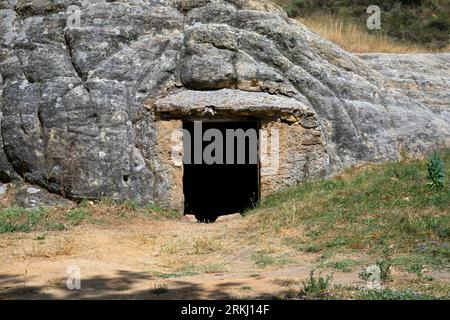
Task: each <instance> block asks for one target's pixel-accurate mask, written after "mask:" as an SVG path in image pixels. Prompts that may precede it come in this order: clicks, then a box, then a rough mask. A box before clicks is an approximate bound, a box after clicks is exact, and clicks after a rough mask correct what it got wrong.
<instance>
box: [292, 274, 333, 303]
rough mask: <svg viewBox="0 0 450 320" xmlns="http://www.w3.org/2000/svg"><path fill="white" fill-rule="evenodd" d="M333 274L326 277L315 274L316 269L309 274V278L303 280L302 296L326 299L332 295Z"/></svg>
mask: <svg viewBox="0 0 450 320" xmlns="http://www.w3.org/2000/svg"><path fill="white" fill-rule="evenodd" d="M332 282H333V275H328V276H326V277H325V278H324V277H322V276H321V275H319V276H318V277H315V276H314V270H312V271H311V272H310V274H309V279H308V280H306V281H303V282H302V288H301V290H300V296H301V297H303V298H306V299H325V298H327V297H329V296H330V289H331V283H332Z"/></svg>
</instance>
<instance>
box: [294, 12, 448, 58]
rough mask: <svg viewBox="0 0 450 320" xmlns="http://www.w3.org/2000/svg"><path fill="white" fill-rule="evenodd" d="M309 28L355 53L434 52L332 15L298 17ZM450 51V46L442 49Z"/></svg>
mask: <svg viewBox="0 0 450 320" xmlns="http://www.w3.org/2000/svg"><path fill="white" fill-rule="evenodd" d="M298 19H299V21H300V22H301V23H303V24H304V25H306V26H307V27H308V28H309V29H311V30H313V31H314V32H316V33H318V34H319V35H320V36H322V37H323V38H325V39H328V40H330V41H332V42H334V43H336V44H337V45H339V46H340V47H342V48H343V49H345V50H346V51H349V52H355V53H430V52H431V53H434V52H436V51H435V50H431V49H428V48H425V47H421V46H414V45H410V44H406V43H400V42H397V41H394V40H392V38H390V37H388V36H387V35H384V34H370V33H369V32H368V30H367V28H366V27H365V26H363V25H361V26H360V25H357V24H356V23H354V22H350V21H344V20H342V19H340V18H337V17H335V16H332V15H316V16H310V17H302V18H298ZM440 51H441V52H450V46H447V47H446V48H445V49H443V50H440Z"/></svg>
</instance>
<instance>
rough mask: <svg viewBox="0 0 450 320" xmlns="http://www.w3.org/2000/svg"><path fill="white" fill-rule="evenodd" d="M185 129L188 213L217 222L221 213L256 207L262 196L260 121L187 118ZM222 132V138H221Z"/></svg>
mask: <svg viewBox="0 0 450 320" xmlns="http://www.w3.org/2000/svg"><path fill="white" fill-rule="evenodd" d="M183 129H185V133H184V137H183V141H184V153H185V158H184V176H183V191H184V197H185V204H184V213H185V214H193V215H195V217H196V218H197V220H198V221H200V222H214V221H215V220H216V219H217V217H218V216H221V215H229V214H234V213H243V211H245V210H246V209H250V208H252V207H253V206H254V205H255V204H256V203H257V202H258V201H259V196H260V192H259V157H258V141H259V128H258V123H257V122H256V121H247V122H193V121H185V122H184V123H183ZM210 129H213V130H210ZM211 132H212V133H213V134H211ZM233 132H234V135H233V134H232V133H233ZM205 134H206V135H205ZM219 134H220V135H221V136H222V138H219V139H217V135H219ZM239 135H240V136H239ZM212 136H214V137H212ZM238 136H239V137H238ZM255 136H256V140H255ZM221 139H222V140H221ZM221 142H222V143H221ZM243 142H244V144H243ZM212 143H213V144H214V146H216V148H211V146H212ZM220 145H222V148H221V146H220ZM208 146H209V147H208ZM212 149H213V150H212ZM244 150H245V157H244V155H243V153H242V152H243V151H244ZM200 153H201V154H200ZM207 155H211V156H213V157H214V159H215V161H214V162H213V163H212V161H211V158H209V159H208V157H207ZM255 157H256V159H255Z"/></svg>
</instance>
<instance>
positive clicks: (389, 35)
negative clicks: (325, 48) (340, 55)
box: [273, 0, 450, 53]
mask: <svg viewBox="0 0 450 320" xmlns="http://www.w3.org/2000/svg"><path fill="white" fill-rule="evenodd" d="M273 1H274V2H275V3H277V4H279V5H281V6H282V7H284V8H285V9H286V11H287V12H288V14H289V15H290V16H291V17H296V18H298V19H299V20H300V21H301V22H302V23H303V24H305V25H306V26H308V27H309V28H310V29H311V30H314V31H315V32H317V33H319V34H320V35H321V36H322V37H324V38H326V39H328V40H331V41H333V42H335V43H337V44H338V45H339V46H341V47H342V48H344V49H346V50H347V51H351V52H357V53H362V52H385V53H421V52H436V51H441V52H442V51H443V52H448V51H450V40H449V32H450V19H449V18H448V17H449V16H450V1H448V0H427V1H421V4H420V5H417V4H416V5H411V4H409V5H407V4H403V5H402V6H400V7H396V6H395V5H394V3H395V1H388V0H385V1H382V2H380V5H381V7H382V29H381V30H380V31H369V30H368V29H367V27H366V23H365V21H366V19H367V17H368V15H367V14H366V12H365V9H366V8H367V7H368V5H369V4H372V2H370V1H365V0H362V1H359V2H358V3H355V2H354V1H347V0H342V1H314V0H273ZM366 2H367V3H366ZM397 2H399V1H397ZM406 2H407V1H405V3H406ZM410 2H414V1H410ZM383 4H384V5H383Z"/></svg>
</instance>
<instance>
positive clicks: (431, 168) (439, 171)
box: [427, 153, 445, 190]
mask: <svg viewBox="0 0 450 320" xmlns="http://www.w3.org/2000/svg"><path fill="white" fill-rule="evenodd" d="M427 168H428V180H430V185H431V188H432V189H436V190H438V189H442V188H443V187H444V180H445V173H444V161H443V160H442V158H441V156H440V155H439V153H434V154H433V155H431V156H430V157H429V158H428V162H427Z"/></svg>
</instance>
